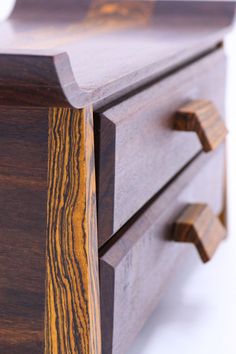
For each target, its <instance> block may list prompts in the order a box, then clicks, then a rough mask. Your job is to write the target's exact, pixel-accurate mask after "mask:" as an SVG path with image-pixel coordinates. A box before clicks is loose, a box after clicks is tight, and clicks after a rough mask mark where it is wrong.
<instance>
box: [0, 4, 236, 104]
mask: <svg viewBox="0 0 236 354" xmlns="http://www.w3.org/2000/svg"><path fill="white" fill-rule="evenodd" d="M234 7H235V4H234V3H233V2H232V3H230V2H229V3H228V2H222V3H220V2H218V3H217V2H216V3H211V4H205V3H201V4H194V2H192V1H188V2H186V1H184V2H179V1H175V2H168V1H157V2H146V1H112V2H110V1H91V0H89V1H85V0H78V1H76V0H69V1H67V2H66V5H65V2H63V1H62V0H59V1H46V0H41V1H28V0H25V1H24V0H18V1H17V5H16V8H15V10H14V12H13V14H12V16H11V17H10V18H9V19H8V20H7V21H5V22H4V23H1V24H0V33H1V36H0V104H4V105H6V104H8V105H18V106H22V105H27V106H44V107H54V106H64V107H68V106H73V107H77V108H83V107H84V106H86V105H88V104H91V103H95V102H96V103H97V104H99V105H101V104H104V103H105V102H107V100H111V97H112V98H113V99H114V98H115V97H119V96H121V95H123V94H124V93H127V92H129V91H130V88H136V87H139V86H140V85H142V84H144V83H147V82H149V81H150V80H156V79H158V78H159V77H160V76H161V75H163V73H167V72H169V71H170V70H172V69H173V68H175V67H176V66H180V65H183V64H186V63H187V62H189V61H190V60H192V59H194V58H199V57H200V56H201V55H202V54H204V53H208V52H209V51H211V50H212V49H214V48H216V47H217V46H218V45H219V43H221V42H222V40H223V38H224V34H225V32H226V31H227V30H228V28H229V26H230V24H231V23H232V20H233V16H234ZM167 23H168V26H167ZM193 24H194V25H193ZM203 33H204V35H203ZM176 43H178V45H176ZM29 62H30V65H28V63H29ZM45 63H48V64H45ZM106 63H107V65H106ZM45 66H46V67H47V69H46V70H44V68H45ZM51 72H52V73H53V74H52V75H50V73H51Z"/></svg>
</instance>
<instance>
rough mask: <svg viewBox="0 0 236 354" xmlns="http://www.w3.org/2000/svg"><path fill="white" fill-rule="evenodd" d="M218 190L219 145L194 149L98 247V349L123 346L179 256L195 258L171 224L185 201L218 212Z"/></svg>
mask: <svg viewBox="0 0 236 354" xmlns="http://www.w3.org/2000/svg"><path fill="white" fill-rule="evenodd" d="M223 190H224V150H223V148H222V147H221V148H220V149H217V151H216V152H215V153H209V154H204V153H200V155H199V156H198V157H196V158H195V159H194V161H193V162H192V163H191V164H190V165H189V166H188V167H187V168H186V169H184V171H183V172H182V173H181V174H180V175H178V176H177V177H176V178H175V179H174V181H173V182H172V183H171V184H170V185H169V186H168V187H167V188H166V189H165V190H164V191H163V192H162V193H161V194H160V195H159V196H157V198H155V200H153V201H152V202H150V203H149V205H148V206H146V207H145V210H144V211H142V212H139V215H136V216H135V218H134V221H132V223H131V224H130V225H128V224H127V225H126V226H125V227H124V228H123V229H124V230H123V229H121V230H120V232H119V233H118V234H117V235H115V236H114V237H113V239H112V240H111V241H110V242H108V244H109V243H111V245H110V246H109V245H106V246H105V247H104V249H103V250H102V251H101V253H100V288H101V315H102V338H103V351H102V352H103V354H124V353H125V352H126V350H127V348H128V346H129V345H130V343H131V342H132V340H133V339H134V337H135V336H136V335H137V333H138V332H139V331H140V329H141V328H142V326H143V325H144V323H145V321H146V320H147V319H148V317H149V316H150V315H151V313H152V312H153V310H154V309H155V307H156V305H157V304H158V302H159V300H160V297H161V295H162V293H163V291H164V289H165V287H166V286H167V284H168V282H170V281H171V276H177V275H178V269H179V268H178V267H179V266H180V264H181V262H182V263H183V262H185V261H186V259H187V258H189V257H190V260H192V259H193V260H195V261H196V259H197V261H198V260H199V264H200V262H201V260H200V258H199V257H198V256H197V257H196V254H197V252H196V248H195V246H194V245H192V244H188V243H182V242H175V241H173V240H172V239H173V230H174V228H173V224H174V222H175V221H176V220H177V219H178V217H179V215H180V214H181V213H182V212H183V210H185V208H186V206H187V205H188V204H189V203H190V204H192V203H194V204H195V203H205V204H208V205H209V206H210V207H211V209H212V211H213V212H214V213H215V215H219V214H220V213H221V211H222V209H223V200H224V192H223ZM214 218H215V216H214ZM216 220H217V218H216ZM217 222H218V220H217ZM220 226H221V224H220ZM216 256H217V254H216ZM184 268H187V266H186V267H184ZM199 286H201V284H199Z"/></svg>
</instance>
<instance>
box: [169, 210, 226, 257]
mask: <svg viewBox="0 0 236 354" xmlns="http://www.w3.org/2000/svg"><path fill="white" fill-rule="evenodd" d="M225 237H226V229H225V227H224V226H223V225H222V223H221V222H220V220H219V218H218V217H216V216H215V215H214V214H213V212H212V210H211V209H210V208H209V206H208V205H206V204H190V205H189V206H188V207H187V208H186V209H185V210H184V212H183V213H182V215H181V216H180V217H179V218H178V220H177V221H176V223H175V228H174V240H175V241H179V242H191V243H193V244H194V245H195V246H196V248H197V250H198V252H199V255H200V257H201V258H202V260H203V262H208V261H209V260H210V259H211V258H212V256H213V254H214V253H215V251H216V249H217V247H218V246H219V244H220V242H221V241H222V240H223V239H224V238H225Z"/></svg>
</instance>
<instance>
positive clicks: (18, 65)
mask: <svg viewBox="0 0 236 354" xmlns="http://www.w3.org/2000/svg"><path fill="white" fill-rule="evenodd" d="M234 8H235V5H234V3H232V2H230V3H228V2H210V3H204V2H191V1H188V2H186V1H184V2H180V1H174V2H170V1H157V2H147V1H112V0H110V1H105V0H48V1H46V0H38V1H36V0H35V1H34V0H18V1H17V2H16V6H15V8H14V10H13V12H12V14H11V16H10V17H9V19H8V20H6V21H5V22H2V23H1V24H0V353H1V354H125V353H126V352H127V350H128V347H129V345H130V344H131V342H132V340H133V339H134V338H135V336H136V335H137V334H138V333H139V331H140V330H141V328H142V326H143V325H144V323H145V321H146V320H147V319H148V317H149V316H150V315H151V313H152V312H153V310H154V309H155V308H156V306H157V305H158V302H159V300H160V297H161V296H164V291H165V289H166V288H167V286H168V284H169V283H170V282H171V279H173V277H176V276H178V272H180V271H181V272H182V271H183V270H184V269H185V268H187V267H189V264H190V263H191V259H192V258H194V256H195V253H196V252H198V253H199V264H200V262H201V261H203V262H207V261H209V260H210V259H211V258H212V257H213V255H215V251H216V249H217V247H218V246H219V245H220V243H221V241H222V240H223V239H224V238H225V237H226V226H225V222H224V220H225V209H226V208H225V207H226V204H225V200H226V188H225V143H224V142H225V138H226V135H227V128H226V125H227V124H226V122H225V118H226V117H225V78H226V66H227V65H226V57H225V54H224V36H225V34H226V33H227V31H228V30H229V28H230V26H231V24H232V22H233V18H234ZM216 257H217V254H216ZM187 259H188V261H187ZM189 262H190V263H189ZM199 286H200V285H199ZM157 353H158V349H157ZM138 354H139V353H138ZM140 354H142V353H140Z"/></svg>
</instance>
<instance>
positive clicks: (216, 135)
mask: <svg viewBox="0 0 236 354" xmlns="http://www.w3.org/2000/svg"><path fill="white" fill-rule="evenodd" d="M174 128H175V129H176V130H181V131H194V132H196V133H197V135H198V137H199V140H200V142H201V144H202V147H203V150H204V151H205V152H208V151H212V150H214V149H215V148H217V146H218V145H220V144H221V143H222V142H223V141H224V139H225V137H226V135H227V133H228V131H227V129H226V127H225V124H224V121H223V120H222V119H221V117H220V114H219V112H218V111H217V109H216V108H215V106H214V104H213V103H212V102H210V101H205V100H197V101H191V102H189V103H188V104H186V105H185V106H183V107H181V108H180V109H179V110H178V111H177V112H176V115H175V120H174Z"/></svg>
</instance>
